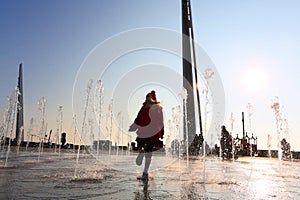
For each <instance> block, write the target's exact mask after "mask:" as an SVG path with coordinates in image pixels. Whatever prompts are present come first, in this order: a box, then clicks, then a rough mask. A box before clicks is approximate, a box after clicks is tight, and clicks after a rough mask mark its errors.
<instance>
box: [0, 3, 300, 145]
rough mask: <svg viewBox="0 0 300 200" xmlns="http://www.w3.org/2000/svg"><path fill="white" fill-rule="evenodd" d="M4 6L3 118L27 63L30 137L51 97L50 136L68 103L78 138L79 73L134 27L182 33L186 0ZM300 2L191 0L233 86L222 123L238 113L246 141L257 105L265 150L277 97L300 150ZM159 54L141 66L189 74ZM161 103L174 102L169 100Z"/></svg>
mask: <svg viewBox="0 0 300 200" xmlns="http://www.w3.org/2000/svg"><path fill="white" fill-rule="evenodd" d="M3 2H4V3H3V6H2V8H0V10H1V14H0V15H1V17H0V24H1V25H3V26H2V27H3V29H2V30H1V32H0V39H1V44H2V45H1V47H0V52H1V55H0V56H1V57H0V60H1V63H0V65H1V67H0V70H1V73H0V74H1V80H0V81H1V84H0V91H1V94H0V95H1V96H0V101H1V105H0V112H1V114H2V115H3V111H4V109H5V108H6V107H7V102H6V96H9V95H10V94H11V93H12V92H13V90H14V88H15V87H16V83H17V76H18V65H19V64H20V63H23V74H24V104H25V135H26V129H28V127H29V123H30V118H31V117H35V118H38V114H37V113H38V105H37V102H38V101H39V99H40V98H41V97H43V96H44V97H45V98H46V99H47V103H46V121H47V122H48V126H49V127H48V130H50V128H51V129H54V130H55V129H56V126H57V122H56V120H57V119H56V118H57V109H58V108H59V106H63V114H64V127H63V129H64V130H65V131H66V132H67V133H68V132H71V129H72V128H71V126H72V112H73V111H72V106H70V105H71V104H72V95H73V94H72V93H73V86H74V84H75V80H76V74H77V73H78V71H79V69H80V66H81V65H82V63H83V62H84V60H85V59H86V57H87V56H88V55H89V54H90V52H92V50H93V49H94V48H95V47H96V46H97V45H99V44H101V43H103V42H104V41H106V40H107V39H109V38H111V37H113V36H115V35H118V34H120V33H123V32H126V31H129V30H132V29H139V28H147V27H158V28H162V29H169V30H173V31H177V32H179V33H180V32H181V9H180V1H176V2H174V1H164V2H159V1H152V2H146V1H145V2H139V1H128V2H126V3H125V2H118V1H110V2H106V3H103V2H100V1H87V2H83V1H43V2H39V1H34V0H33V1H26V2H19V1H3ZM299 4H300V3H298V2H297V1H288V2H283V1H280V0H278V1H263V2H261V1H252V2H238V1H228V2H226V3H225V2H221V1H211V2H202V1H192V10H193V25H194V34H195V40H196V42H197V43H198V44H200V46H201V47H202V48H203V49H204V50H205V52H206V53H207V54H208V56H209V57H210V58H211V59H212V61H213V63H214V65H215V67H216V69H217V70H218V73H219V74H220V77H221V80H222V83H223V86H224V91H225V102H226V108H225V118H224V121H223V123H222V124H225V125H226V126H227V127H228V129H230V122H229V118H230V114H231V112H232V113H233V114H234V118H235V122H234V135H233V136H234V137H235V134H236V133H239V136H241V133H242V129H241V113H242V112H245V116H247V105H248V103H251V105H252V106H253V114H252V124H251V129H252V131H253V132H254V135H255V136H257V137H258V148H259V149H266V148H267V147H266V145H267V135H268V134H271V136H272V146H271V148H272V149H276V139H277V138H276V137H277V135H276V123H275V121H276V120H275V114H274V111H273V110H272V109H271V105H272V103H273V100H274V99H275V97H276V96H278V97H279V102H280V104H281V105H282V106H284V110H283V112H284V113H283V117H284V118H286V119H287V120H288V122H289V137H290V141H291V150H300V142H298V141H297V134H298V133H297V130H298V129H300V127H299V124H298V122H299V116H298V113H300V110H299V109H300V108H299V106H298V102H299V100H300V94H299V86H298V85H299V80H298V78H297V74H299V72H300V70H299V67H298V65H299V59H298V58H297V55H298V54H299V51H300V50H299V48H298V47H299V45H300V38H299V37H300V36H299V34H298V33H299V31H300V25H298V22H297V19H299V17H300V16H299V15H300V14H299V13H298V12H297V8H298V7H299ZM146 55H147V54H146ZM153 55H155V56H153ZM163 55H164V56H165V57H168V55H166V54H163ZM158 56H159V55H158V54H157V52H154V54H152V55H151V56H148V57H146V56H145V57H144V61H143V60H142V59H141V61H138V60H137V61H135V62H134V63H133V64H143V62H145V60H146V64H148V63H149V62H153V63H155V62H156V63H158V64H163V65H168V66H176V67H175V68H176V69H175V71H179V70H180V62H179V61H178V60H176V59H175V61H170V60H171V58H170V59H169V60H168V61H166V62H162V60H161V59H159V57H158ZM139 57H140V56H139ZM154 57H155V59H153V58H154ZM129 58H130V55H129ZM129 58H127V61H126V58H124V59H125V61H124V60H123V61H122V60H120V64H124V63H125V62H128V63H129V64H128V65H130V64H132V63H130V62H129V61H130V59H129ZM133 59H136V58H135V57H132V60H133ZM165 59H167V58H165ZM128 60H129V61H128ZM122 62H123V63H122ZM117 64H118V63H115V65H117ZM199 67H201V66H199ZM113 73H114V74H116V73H117V72H113ZM116 76H117V77H118V76H119V75H116ZM253 80H254V81H253ZM93 81H94V84H95V83H96V82H97V80H93ZM250 82H253V83H250ZM82 84H83V85H86V83H82ZM105 88H107V86H104V91H105V92H106V89H105ZM147 89H148V88H147ZM178 90H180V89H178ZM162 91H163V90H162ZM177 92H178V91H174V93H177ZM172 95H173V97H174V95H175V94H172ZM172 95H171V96H172ZM161 96H162V95H161ZM162 97H164V96H162ZM143 98H144V96H142V97H140V99H139V100H136V101H135V102H136V104H137V105H136V107H135V108H132V110H131V111H130V112H131V114H130V116H131V117H132V115H134V114H133V113H134V112H135V113H137V111H138V109H139V106H140V105H141V103H142V101H143ZM158 98H159V100H161V101H162V103H163V104H167V101H166V99H161V98H160V96H158ZM165 98H167V97H165ZM106 102H109V100H108V99H106ZM82 105H83V104H82ZM175 105H176V104H172V106H175ZM172 106H169V107H172ZM166 107H167V108H168V106H167V105H166ZM80 109H82V108H80ZM104 109H106V110H107V107H106V108H104ZM168 109H170V108H168ZM168 112H170V111H168ZM167 119H168V118H167ZM247 120H248V119H245V121H247ZM1 122H2V120H1ZM165 124H166V121H165ZM222 124H220V126H221V125H222ZM246 128H247V125H246ZM247 129H248V128H247ZM218 133H219V132H218ZM68 139H69V138H68V136H67V140H68ZM69 142H70V140H69Z"/></svg>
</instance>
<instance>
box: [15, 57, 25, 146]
mask: <svg viewBox="0 0 300 200" xmlns="http://www.w3.org/2000/svg"><path fill="white" fill-rule="evenodd" d="M18 89H19V93H18V106H17V123H16V138H15V140H16V141H24V118H23V113H24V105H23V68H22V63H21V64H20V65H19V77H18Z"/></svg>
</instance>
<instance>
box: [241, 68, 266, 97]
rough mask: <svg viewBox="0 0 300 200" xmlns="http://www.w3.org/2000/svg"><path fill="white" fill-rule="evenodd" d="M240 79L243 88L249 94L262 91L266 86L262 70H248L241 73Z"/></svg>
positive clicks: (264, 74)
mask: <svg viewBox="0 0 300 200" xmlns="http://www.w3.org/2000/svg"><path fill="white" fill-rule="evenodd" d="M241 78H242V83H243V87H245V88H246V89H247V90H248V91H250V92H259V91H262V90H263V89H265V88H266V86H267V75H266V73H265V72H264V70H263V69H262V68H258V67H251V68H248V69H246V70H244V71H243V75H242V76H241Z"/></svg>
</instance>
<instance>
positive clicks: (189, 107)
mask: <svg viewBox="0 0 300 200" xmlns="http://www.w3.org/2000/svg"><path fill="white" fill-rule="evenodd" d="M182 56H183V58H182V66H183V87H184V88H185V89H186V91H187V99H186V112H185V110H184V113H183V114H184V118H185V117H186V118H187V122H188V123H187V126H186V124H185V119H184V120H183V121H184V128H183V130H184V131H183V132H184V140H185V141H186V133H188V142H189V144H191V143H192V141H193V139H194V138H195V135H196V120H195V117H196V116H195V103H194V92H195V89H194V86H195V85H196V84H197V82H198V80H197V70H196V58H195V45H194V33H193V23H192V13H191V4H190V0H182ZM192 58H193V59H192ZM191 62H193V63H194V66H193V65H192V63H191ZM193 69H194V70H193ZM193 71H194V75H193ZM194 76H195V83H196V84H194ZM196 92H197V93H196V94H197V103H198V106H197V107H198V114H199V123H200V135H201V137H202V136H203V133H202V121H201V112H200V97H199V91H198V89H197V88H196ZM186 127H187V128H186Z"/></svg>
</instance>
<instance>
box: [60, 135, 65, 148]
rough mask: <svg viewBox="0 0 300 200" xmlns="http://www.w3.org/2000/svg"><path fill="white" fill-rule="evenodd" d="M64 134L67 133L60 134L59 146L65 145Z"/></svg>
mask: <svg viewBox="0 0 300 200" xmlns="http://www.w3.org/2000/svg"><path fill="white" fill-rule="evenodd" d="M66 136H67V134H66V133H65V132H64V133H62V134H61V139H60V141H61V146H64V145H65V143H66V141H67V140H66Z"/></svg>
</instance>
